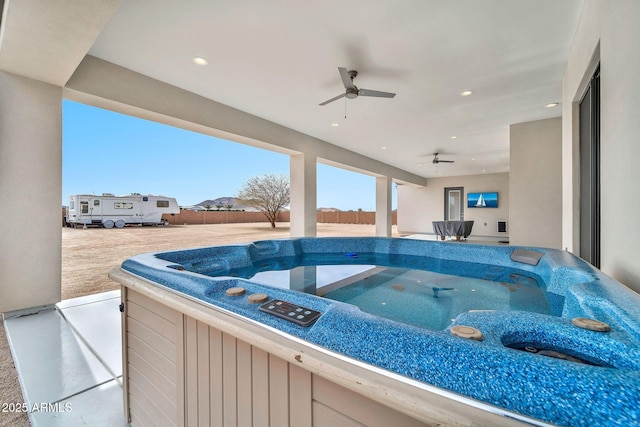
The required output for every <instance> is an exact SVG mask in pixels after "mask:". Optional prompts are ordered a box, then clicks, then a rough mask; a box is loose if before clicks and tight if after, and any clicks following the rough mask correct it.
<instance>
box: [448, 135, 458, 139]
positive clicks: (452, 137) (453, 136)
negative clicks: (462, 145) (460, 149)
mask: <svg viewBox="0 0 640 427" xmlns="http://www.w3.org/2000/svg"><path fill="white" fill-rule="evenodd" d="M449 138H450V139H456V138H457V136H455V135H452V136H450V137H449Z"/></svg>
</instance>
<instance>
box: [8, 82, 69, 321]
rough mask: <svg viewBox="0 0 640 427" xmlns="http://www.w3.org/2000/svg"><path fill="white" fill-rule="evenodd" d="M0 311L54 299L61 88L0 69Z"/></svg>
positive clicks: (58, 238)
mask: <svg viewBox="0 0 640 427" xmlns="http://www.w3.org/2000/svg"><path fill="white" fill-rule="evenodd" d="M0 94H2V96H0V198H1V199H2V201H3V203H2V204H1V205H0V211H1V216H2V222H0V236H1V237H0V239H1V241H2V244H0V312H8V311H13V310H19V309H24V308H29V307H38V306H45V305H49V304H54V303H56V302H58V301H60V281H61V279H60V277H61V276H60V275H61V245H62V234H61V232H60V228H61V226H62V223H61V218H60V199H61V197H62V188H61V182H62V88H61V87H56V86H52V85H50V84H47V83H42V82H38V81H35V80H31V79H27V78H24V77H18V76H15V75H12V74H9V73H5V72H0Z"/></svg>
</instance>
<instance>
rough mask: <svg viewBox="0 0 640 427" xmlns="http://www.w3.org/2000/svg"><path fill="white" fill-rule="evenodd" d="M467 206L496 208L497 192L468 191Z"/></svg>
mask: <svg viewBox="0 0 640 427" xmlns="http://www.w3.org/2000/svg"><path fill="white" fill-rule="evenodd" d="M467 207H468V208H497V207H498V193H497V192H489V193H468V194H467Z"/></svg>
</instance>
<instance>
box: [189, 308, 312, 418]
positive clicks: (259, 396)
mask: <svg viewBox="0 0 640 427" xmlns="http://www.w3.org/2000/svg"><path fill="white" fill-rule="evenodd" d="M185 319H186V320H185V329H184V331H185V335H184V339H185V346H184V349H185V350H184V358H185V359H184V360H185V365H186V366H185V373H186V375H185V390H186V394H185V401H186V403H185V405H186V406H185V407H186V414H185V417H186V421H187V422H186V424H187V425H188V426H195V425H211V426H245V425H249V426H253V427H261V426H265V427H266V426H273V427H276V426H281V425H282V426H290V425H291V426H293V425H295V426H296V427H298V426H300V427H310V426H311V374H310V373H309V372H307V371H305V370H304V369H301V368H298V367H296V366H292V365H290V364H289V363H287V362H286V361H285V360H283V359H280V358H278V357H275V356H273V355H271V354H269V353H267V352H265V351H263V350H260V349H258V348H256V347H253V346H251V345H250V344H248V343H247V342H244V341H242V340H238V339H236V338H235V337H234V336H232V335H229V334H227V333H223V332H221V331H220V330H218V329H216V328H214V327H212V326H207V325H206V324H205V323H202V322H199V321H197V320H194V319H191V318H189V317H187V316H185ZM205 331H206V332H205ZM291 381H295V384H291V383H290V382H291ZM203 406H206V407H203ZM205 417H208V418H207V419H206V422H205Z"/></svg>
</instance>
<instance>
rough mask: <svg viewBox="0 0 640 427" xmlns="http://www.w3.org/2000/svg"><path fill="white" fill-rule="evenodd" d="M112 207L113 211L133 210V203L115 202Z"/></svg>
mask: <svg viewBox="0 0 640 427" xmlns="http://www.w3.org/2000/svg"><path fill="white" fill-rule="evenodd" d="M113 207H114V209H133V203H128V202H127V203H125V202H115V203H114V204H113Z"/></svg>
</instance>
